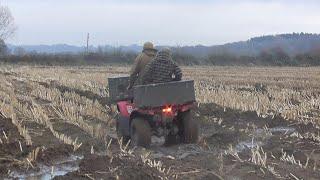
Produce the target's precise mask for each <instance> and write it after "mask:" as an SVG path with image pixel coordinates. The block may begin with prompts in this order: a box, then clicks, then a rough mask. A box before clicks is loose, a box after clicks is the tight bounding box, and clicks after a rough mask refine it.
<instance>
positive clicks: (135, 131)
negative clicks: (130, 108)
mask: <svg viewBox="0 0 320 180" xmlns="http://www.w3.org/2000/svg"><path fill="white" fill-rule="evenodd" d="M130 136H131V143H132V145H133V146H141V147H144V148H148V147H150V144H151V127H150V124H149V123H148V122H147V121H146V120H144V119H143V118H134V119H132V122H131V126H130Z"/></svg>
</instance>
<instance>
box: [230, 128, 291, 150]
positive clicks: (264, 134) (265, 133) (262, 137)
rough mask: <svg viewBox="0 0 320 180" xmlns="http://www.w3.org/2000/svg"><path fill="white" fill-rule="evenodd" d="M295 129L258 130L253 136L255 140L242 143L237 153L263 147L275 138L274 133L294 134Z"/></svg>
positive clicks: (237, 147)
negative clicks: (272, 137)
mask: <svg viewBox="0 0 320 180" xmlns="http://www.w3.org/2000/svg"><path fill="white" fill-rule="evenodd" d="M295 131H296V130H295V128H291V127H281V126H279V127H274V128H269V129H267V130H266V129H257V130H256V131H255V132H254V133H253V136H254V138H253V139H251V140H247V141H242V142H240V143H239V144H237V145H236V151H237V152H241V151H244V150H246V149H253V148H255V147H257V146H263V145H264V144H265V142H266V141H267V140H268V139H270V138H271V136H273V134H272V133H293V132H295Z"/></svg>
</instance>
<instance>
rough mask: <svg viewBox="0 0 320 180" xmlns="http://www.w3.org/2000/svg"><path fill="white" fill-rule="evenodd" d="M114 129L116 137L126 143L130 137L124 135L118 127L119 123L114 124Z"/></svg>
mask: <svg viewBox="0 0 320 180" xmlns="http://www.w3.org/2000/svg"><path fill="white" fill-rule="evenodd" d="M116 131H117V137H118V139H119V140H122V143H123V144H127V143H128V142H129V140H130V137H129V136H125V135H123V134H122V132H121V130H120V128H119V123H118V122H117V124H116Z"/></svg>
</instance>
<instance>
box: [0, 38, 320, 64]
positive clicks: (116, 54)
mask: <svg viewBox="0 0 320 180" xmlns="http://www.w3.org/2000/svg"><path fill="white" fill-rule="evenodd" d="M1 42H2V43H1ZM6 51H7V50H6V46H5V44H4V42H3V41H0V53H1V56H0V62H1V63H6V64H24V65H26V64H31V65H46V66H50V65H52V66H64V65H109V64H119V65H124V64H132V63H133V61H134V59H135V57H136V56H137V55H138V54H137V53H135V52H126V51H121V49H116V48H115V49H114V51H102V50H101V49H99V51H95V52H89V53H85V52H82V53H73V54H71V53H69V54H68V53H60V54H45V53H36V52H32V53H26V52H24V51H22V50H21V51H22V52H23V53H21V54H14V55H13V54H10V53H6ZM172 55H173V60H174V61H175V62H176V63H177V64H179V65H217V66H319V65H320V51H313V52H308V53H304V54H298V55H295V56H289V55H288V54H287V53H286V52H285V51H284V50H282V49H281V48H279V47H278V48H272V49H269V50H264V51H261V52H260V53H259V54H258V55H256V56H239V55H234V54H232V53H213V54H210V55H208V56H194V55H191V54H187V53H181V52H179V51H173V54H172Z"/></svg>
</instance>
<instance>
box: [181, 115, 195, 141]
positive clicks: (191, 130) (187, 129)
mask: <svg viewBox="0 0 320 180" xmlns="http://www.w3.org/2000/svg"><path fill="white" fill-rule="evenodd" d="M180 118H181V119H180V120H181V126H180V138H181V140H182V142H183V143H197V141H198V137H199V125H198V121H196V120H195V119H194V118H193V113H192V111H186V112H183V113H182V114H181V116H180Z"/></svg>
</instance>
